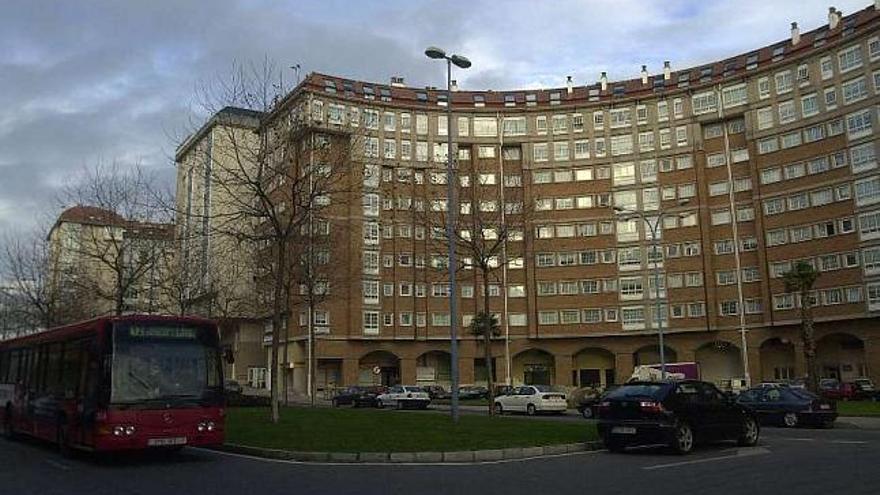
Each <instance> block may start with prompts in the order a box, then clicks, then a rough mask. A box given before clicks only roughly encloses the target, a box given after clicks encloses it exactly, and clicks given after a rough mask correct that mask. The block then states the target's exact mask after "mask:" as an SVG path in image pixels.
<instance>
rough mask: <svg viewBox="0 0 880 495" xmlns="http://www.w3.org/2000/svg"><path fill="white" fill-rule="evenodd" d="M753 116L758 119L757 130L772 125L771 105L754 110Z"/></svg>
mask: <svg viewBox="0 0 880 495" xmlns="http://www.w3.org/2000/svg"><path fill="white" fill-rule="evenodd" d="M755 117H756V118H757V121H758V130H764V129H769V128H771V127H773V107H764V108H759V109H757V110H755Z"/></svg>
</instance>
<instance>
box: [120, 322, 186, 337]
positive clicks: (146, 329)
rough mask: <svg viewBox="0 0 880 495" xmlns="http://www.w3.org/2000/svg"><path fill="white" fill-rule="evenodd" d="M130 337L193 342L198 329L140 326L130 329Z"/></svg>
mask: <svg viewBox="0 0 880 495" xmlns="http://www.w3.org/2000/svg"><path fill="white" fill-rule="evenodd" d="M128 335H129V336H130V337H135V338H142V339H181V340H186V339H188V340H192V339H195V338H196V329H195V328H192V327H161V326H138V325H132V326H131V327H129V328H128Z"/></svg>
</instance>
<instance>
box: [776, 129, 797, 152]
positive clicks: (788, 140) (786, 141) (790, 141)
mask: <svg viewBox="0 0 880 495" xmlns="http://www.w3.org/2000/svg"><path fill="white" fill-rule="evenodd" d="M781 140H782V149H788V148H794V147H795V146H800V145H801V132H800V131H795V132H790V133H788V134H783V135H782V139H781Z"/></svg>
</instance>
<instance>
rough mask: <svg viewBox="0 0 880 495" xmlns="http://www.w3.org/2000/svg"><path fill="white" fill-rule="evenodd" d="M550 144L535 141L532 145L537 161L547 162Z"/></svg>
mask: <svg viewBox="0 0 880 495" xmlns="http://www.w3.org/2000/svg"><path fill="white" fill-rule="evenodd" d="M549 146H550V145H549V144H548V143H535V144H533V145H532V151H533V156H534V160H535V161H536V162H546V161H547V160H548V159H549Z"/></svg>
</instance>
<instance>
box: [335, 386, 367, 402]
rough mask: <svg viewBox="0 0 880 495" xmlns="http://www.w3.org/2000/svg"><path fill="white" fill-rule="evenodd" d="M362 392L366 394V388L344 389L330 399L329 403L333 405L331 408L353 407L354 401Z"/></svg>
mask: <svg viewBox="0 0 880 495" xmlns="http://www.w3.org/2000/svg"><path fill="white" fill-rule="evenodd" d="M364 392H366V387H360V386H352V387H346V388H344V389H342V390H340V391H339V392H337V393H336V395H334V396H333V398H332V399H330V403H331V404H332V405H333V407H339V406H353V405H354V402H355V399H356V398H357V397H359V396H360V395H362V394H363V393H364Z"/></svg>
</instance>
